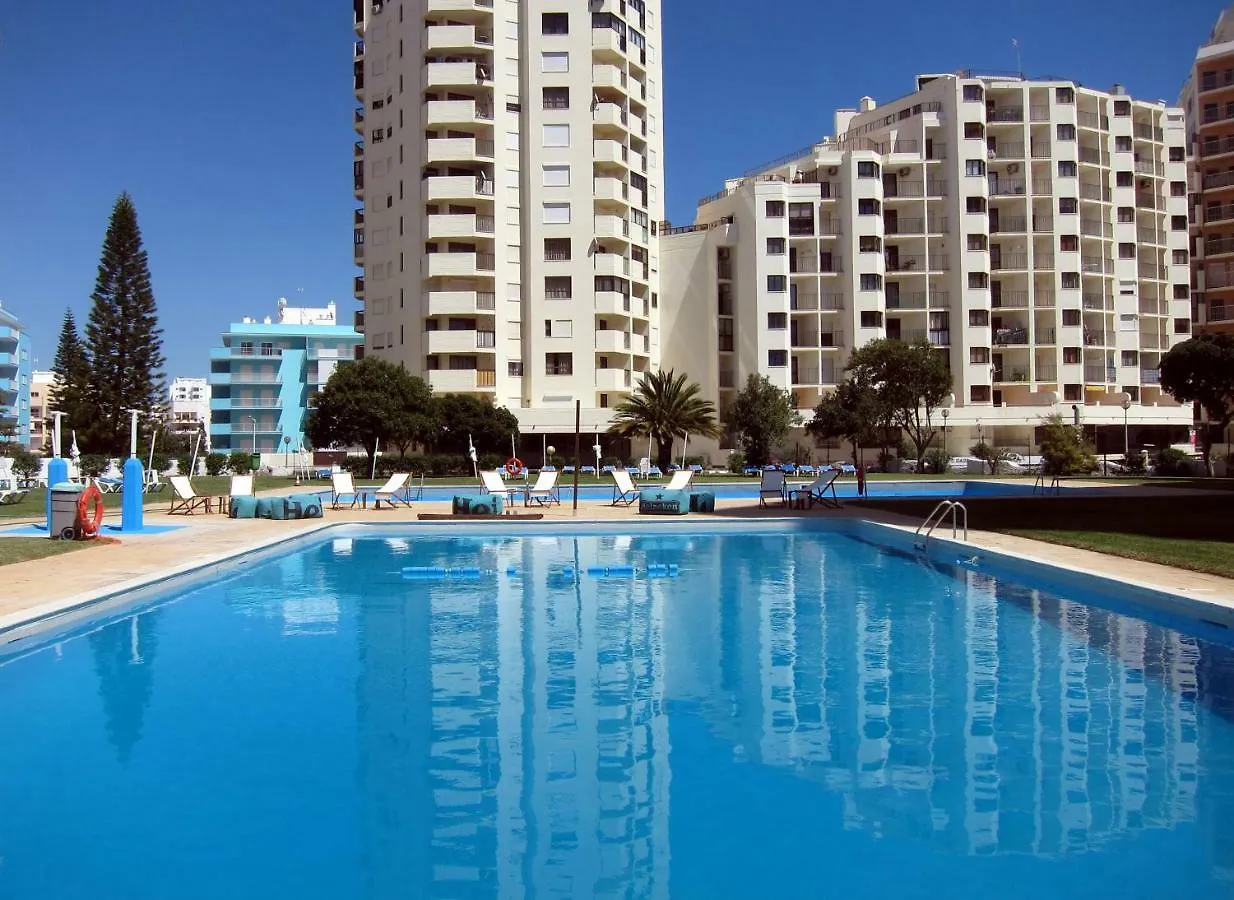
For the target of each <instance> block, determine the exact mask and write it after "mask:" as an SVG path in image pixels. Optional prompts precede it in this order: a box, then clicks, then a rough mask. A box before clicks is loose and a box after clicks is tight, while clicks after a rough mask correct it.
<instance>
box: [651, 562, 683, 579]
mask: <svg viewBox="0 0 1234 900" xmlns="http://www.w3.org/2000/svg"><path fill="white" fill-rule="evenodd" d="M679 571H680V569H678V567H677V564H676V563H667V564H665V563H656V564H653V565H650V566H648V567H647V576H648V577H649V578H676V577H677V574H678V572H679Z"/></svg>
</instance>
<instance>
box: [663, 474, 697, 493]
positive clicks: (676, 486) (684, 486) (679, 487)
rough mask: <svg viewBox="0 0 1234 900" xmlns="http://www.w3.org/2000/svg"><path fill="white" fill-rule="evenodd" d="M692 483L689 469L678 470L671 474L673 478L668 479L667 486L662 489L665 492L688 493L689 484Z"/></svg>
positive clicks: (692, 479) (692, 475) (692, 477)
mask: <svg viewBox="0 0 1234 900" xmlns="http://www.w3.org/2000/svg"><path fill="white" fill-rule="evenodd" d="M693 481H694V473H693V472H691V471H690V470H689V469H678V470H677V471H676V472H674V473H673V477H672V478H670V479H669V482H668V486H667V487H665V488H664V490H666V491H688V490H689V489H690V484H691V483H692V482H693Z"/></svg>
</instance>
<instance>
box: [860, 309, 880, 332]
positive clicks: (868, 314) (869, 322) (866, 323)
mask: <svg viewBox="0 0 1234 900" xmlns="http://www.w3.org/2000/svg"><path fill="white" fill-rule="evenodd" d="M861 327H862V328H882V327H883V314H882V313H881V312H879V311H878V310H869V309H867V310H864V311H863V312H862V313H861Z"/></svg>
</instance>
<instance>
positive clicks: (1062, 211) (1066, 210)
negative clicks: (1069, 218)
mask: <svg viewBox="0 0 1234 900" xmlns="http://www.w3.org/2000/svg"><path fill="white" fill-rule="evenodd" d="M1058 212H1059V215H1064V216H1066V215H1074V214H1075V212H1076V198H1075V197H1059V198H1058Z"/></svg>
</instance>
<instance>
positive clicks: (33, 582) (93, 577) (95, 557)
mask: <svg viewBox="0 0 1234 900" xmlns="http://www.w3.org/2000/svg"><path fill="white" fill-rule="evenodd" d="M275 493H279V492H277V491H276V492H275ZM1173 493H1177V490H1176V489H1173ZM518 511H522V507H521V506H519V507H518ZM537 511H541V510H537ZM542 511H543V513H544V519H543V521H544V522H548V523H552V522H584V521H586V522H617V521H625V522H629V523H630V524H631V525H634V526H635V527H637V523H638V522H639V521H646V519H643V518H642V517H640V516H639V515H638V511H637V507H612V506H609V505H608V504H607V503H599V502H595V501H584V502H583V503H581V504H580V506H579V508H578V510H577V512H575V511H574V510H573V509H572V507H571V505H570V504H569V503H568V502H567V503H565V504H563V505H561V506H552V507H548V508H545V509H544V510H542ZM449 512H450V503H448V502H421V503H416V504H415V505H414V508H413V509H407V508H405V507H399V508H397V509H386V508H382V509H380V510H377V509H371V508H370V509H340V510H333V509H329V508H327V509H326V514H325V518H323V519H311V520H303V521H272V520H267V519H229V518H227V517H226V516H221V515H217V514H210V515H207V514H198V515H193V516H183V515H177V516H169V515H168V514H167V513H166V511H165V508H163V509H158V510H151V509H149V508H147V510H146V513H145V522H146V524H147V525H169V524H174V525H180V526H185V527H183V528H179V529H177V530H174V531H169V532H166V533H162V534H150V535H130V536H125V535H120V536H119V538H120V539H119V542H118V543H113V544H108V545H106V546H99V547H89V548H85V549H82V550H80V551H76V552H72V553H67V554H63V555H60V556H53V557H49V558H45V559H39V560H31V561H28V562H21V563H13V564H11V565H7V566H4V567H3V570H2V571H3V584H4V587H3V589H2V590H0V632H2V631H4V630H5V629H6V628H12V627H15V626H17V625H20V624H22V623H24V622H30V621H33V620H36V619H39V618H41V617H44V616H48V615H51V614H54V613H56V612H58V611H60V610H64V609H68V608H71V607H74V606H77V605H80V604H82V603H88V602H90V601H91V600H93V599H96V598H99V597H103V596H107V595H109V594H113V593H116V592H118V591H124V590H128V589H130V588H136V587H139V586H141V585H142V584H144V583H148V582H150V581H153V580H158V579H160V578H163V577H167V576H169V575H175V574H179V573H181V572H187V571H191V570H194V569H198V568H201V567H203V566H209V565H212V564H218V563H222V562H224V561H226V560H227V559H228V558H230V557H232V556H235V555H237V554H240V553H244V552H247V551H252V550H257V549H264V548H267V547H270V546H274V545H277V544H279V543H282V542H284V541H288V540H291V539H293V538H296V537H299V536H301V535H305V534H308V533H311V532H313V531H316V530H319V529H321V528H323V527H328V526H330V525H337V524H342V523H364V524H374V523H379V524H389V525H398V524H409V523H413V522H416V521H417V519H416V516H417V514H418V513H449ZM810 516H825V517H831V518H837V517H843V518H848V517H852V518H863V519H869V520H872V521H879V522H883V523H886V524H889V525H894V526H897V527H900V528H905V529H908V530H913V529H915V528H916V527H917V525H918V524H919V522H918V521H917V520H910V519H907V518H905V517H902V516H897V515H895V514H890V513H884V512H881V511H876V510H870V509H861V508H857V507H846V508H844V509H841V510H823V509H815V510H812V511H797V510H792V509H786V508H782V507H780V506H778V505H777V506H772V507H769V508H760V507H759V506H758V504H757V503H756V502H755V501H752V500H725V499H723V498H719V499H718V500H717V503H716V512H715V514H707V515H698V514H695V515H693V516H691V517H690V518H691V520H695V521H697V520H698V519H705V520H713V519H720V520H730V521H731V520H745V521H748V520H750V519H754V518H760V519H761V518H779V517H787V518H800V517H810ZM657 518H658V519H659V520H660V521H663V519H662V518H661V517H657ZM109 521H110V519H109ZM435 524H436V525H438V526H440V525H442V524H446V523H441V522H438V523H435ZM509 524H510V527H511V528H512V529H517V528H518V527H519V526H520V525H521V524H522V522H519V521H513V522H510V523H509ZM447 527H448V525H447ZM464 527H465V526H464ZM940 534H941V532H940ZM0 540H2V538H0ZM968 540H969V543H971V544H973V545H974V546H976V547H978V548H985V549H988V550H992V551H995V552H1003V553H1007V554H1012V555H1015V556H1019V557H1027V558H1032V559H1037V560H1044V561H1047V562H1051V563H1054V564H1056V565H1060V566H1063V567H1065V568H1069V569H1076V570H1080V571H1084V572H1091V573H1095V574H1099V575H1107V576H1110V577H1114V578H1117V579H1121V580H1130V581H1134V582H1138V583H1139V584H1141V585H1146V586H1149V587H1154V588H1158V589H1161V590H1165V591H1168V592H1171V593H1175V594H1182V595H1186V596H1192V597H1196V598H1203V599H1204V600H1206V601H1209V602H1215V603H1219V604H1221V605H1223V606H1227V607H1229V608H1231V609H1234V579H1227V578H1220V577H1217V576H1213V575H1206V574H1202V573H1198V572H1189V571H1185V570H1181V569H1174V568H1170V567H1168V566H1161V565H1157V564H1154V563H1146V562H1139V561H1136V560H1129V559H1123V558H1121V557H1114V556H1107V555H1105V554H1101V553H1094V552H1091V551H1088V550H1079V549H1075V548H1070V547H1061V546H1057V545H1053V544H1046V543H1042V542H1039V541H1032V540H1028V539H1026V538H1019V537H1013V536H1010V535H1004V534H997V533H992V532H984V531H970V533H969V537H968Z"/></svg>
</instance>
